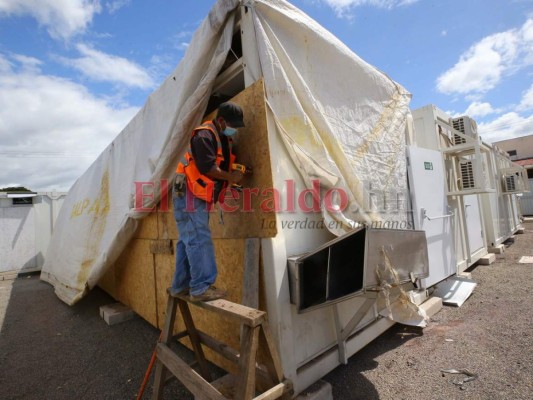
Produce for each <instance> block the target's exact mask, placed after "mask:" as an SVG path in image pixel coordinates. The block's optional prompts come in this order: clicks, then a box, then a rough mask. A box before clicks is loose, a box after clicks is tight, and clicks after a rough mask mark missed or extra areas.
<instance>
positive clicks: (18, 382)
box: [0, 275, 193, 400]
mask: <svg viewBox="0 0 533 400" xmlns="http://www.w3.org/2000/svg"><path fill="white" fill-rule="evenodd" d="M0 285H1V286H0V289H1V290H2V292H3V295H5V296H2V297H1V298H2V303H4V304H1V303H0V313H4V318H3V324H2V326H1V332H0V388H1V390H0V392H1V395H0V397H1V398H3V399H25V400H31V399H40V400H41V399H58V400H59V399H69V400H71V399H92V400H94V399H114V400H118V399H133V398H136V396H137V393H138V390H139V387H140V384H141V382H142V379H143V377H144V373H145V371H146V368H147V366H148V363H149V361H150V357H151V355H152V352H153V350H154V347H155V344H156V341H157V338H158V336H159V332H158V331H157V330H156V329H155V328H153V327H152V326H151V325H149V324H148V323H147V322H146V321H144V320H143V319H141V318H140V317H137V316H136V317H135V318H134V319H133V320H130V321H127V322H124V323H121V324H118V325H115V326H108V325H107V324H106V323H105V322H104V320H103V319H102V318H101V317H100V315H99V308H100V306H102V305H105V304H110V303H114V302H115V301H114V300H113V299H112V298H111V297H110V296H108V295H107V294H106V293H104V292H103V291H102V290H100V289H98V288H97V289H94V290H92V291H91V292H90V293H89V295H88V296H87V297H86V298H84V299H82V300H81V301H80V302H79V303H78V304H76V305H75V306H73V307H70V306H68V305H66V304H64V303H63V302H61V301H60V300H59V299H58V298H57V297H56V295H55V294H54V290H53V288H52V287H51V286H50V285H48V284H47V283H44V282H42V281H40V280H39V276H38V275H32V276H26V277H19V278H18V279H16V280H14V281H2V282H0ZM7 292H10V293H9V295H7ZM0 321H2V318H0ZM177 346H180V345H177ZM180 347H181V349H180V352H181V353H182V355H183V357H184V358H185V359H186V358H188V357H189V358H190V354H189V353H190V352H189V351H188V350H187V349H185V348H184V347H183V346H180ZM152 375H153V374H152ZM151 394H152V384H151V381H150V383H149V384H148V386H147V388H146V392H145V394H144V396H143V398H145V399H148V398H150V396H151ZM165 394H166V398H178V399H193V396H192V395H190V394H189V392H188V391H187V390H186V389H185V388H184V387H183V386H181V385H180V384H179V383H177V382H173V383H171V384H169V385H168V387H167V388H166V390H165Z"/></svg>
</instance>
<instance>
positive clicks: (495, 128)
mask: <svg viewBox="0 0 533 400" xmlns="http://www.w3.org/2000/svg"><path fill="white" fill-rule="evenodd" d="M478 132H479V134H480V135H481V137H482V138H483V140H484V141H487V142H491V143H493V142H498V141H500V140H506V139H512V138H515V137H521V136H527V135H531V132H533V115H529V116H526V117H523V116H521V115H519V114H518V113H516V112H509V113H506V114H504V115H502V116H500V117H499V118H497V119H495V120H494V121H491V122H488V123H480V124H478Z"/></svg>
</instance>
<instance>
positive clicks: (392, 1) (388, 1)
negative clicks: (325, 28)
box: [322, 0, 419, 18]
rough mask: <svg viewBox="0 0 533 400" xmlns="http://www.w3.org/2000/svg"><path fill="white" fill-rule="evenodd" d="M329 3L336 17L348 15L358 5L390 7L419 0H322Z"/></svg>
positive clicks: (405, 4)
mask: <svg viewBox="0 0 533 400" xmlns="http://www.w3.org/2000/svg"><path fill="white" fill-rule="evenodd" d="M322 1H323V2H324V3H326V4H327V5H329V6H330V7H331V8H333V10H335V13H336V14H337V16H338V17H348V18H350V17H351V15H350V14H349V11H351V10H353V9H354V8H356V7H360V6H374V7H379V8H386V9H389V10H390V9H392V8H395V7H400V6H407V5H410V4H414V3H416V2H417V1H419V0H322Z"/></svg>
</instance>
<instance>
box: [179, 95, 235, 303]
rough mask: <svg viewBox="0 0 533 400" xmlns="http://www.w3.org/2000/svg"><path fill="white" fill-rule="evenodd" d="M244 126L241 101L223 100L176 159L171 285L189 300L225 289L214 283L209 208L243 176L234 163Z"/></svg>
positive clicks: (213, 296) (212, 296)
mask: <svg viewBox="0 0 533 400" xmlns="http://www.w3.org/2000/svg"><path fill="white" fill-rule="evenodd" d="M241 127H244V120H243V112H242V109H241V107H239V106H238V105H237V104H235V103H232V102H226V103H222V104H221V105H220V106H219V107H218V110H217V114H216V117H215V119H213V120H212V121H207V122H204V123H203V124H202V125H201V126H199V127H197V128H195V129H194V130H193V132H192V137H191V140H190V149H189V151H188V152H187V153H186V154H185V159H184V160H183V161H182V162H180V163H179V164H178V167H177V169H176V181H175V184H174V196H173V203H174V218H175V219H176V224H177V227H178V233H179V240H178V243H177V244H176V270H175V272H174V277H173V279H172V286H171V288H170V294H171V295H173V296H175V295H188V296H189V300H190V301H193V302H198V301H209V300H216V299H220V298H223V297H225V296H226V295H227V293H226V292H225V291H224V290H221V289H219V288H216V287H215V286H214V285H213V284H214V283H215V280H216V277H217V265H216V261H215V251H214V248H213V240H212V239H211V230H210V229H209V210H210V209H211V208H212V206H213V204H214V203H216V202H217V200H218V198H219V196H220V195H221V193H223V189H224V188H226V187H230V186H231V185H232V184H237V183H239V182H240V181H241V179H242V177H243V173H242V172H241V171H232V169H231V165H232V163H233V161H234V159H235V156H234V155H233V153H232V137H233V136H234V135H235V134H236V133H237V130H238V128H241ZM221 197H222V196H221Z"/></svg>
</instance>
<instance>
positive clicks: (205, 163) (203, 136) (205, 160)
mask: <svg viewBox="0 0 533 400" xmlns="http://www.w3.org/2000/svg"><path fill="white" fill-rule="evenodd" d="M219 137H220V143H221V144H222V154H223V156H224V161H223V162H222V163H221V164H220V169H221V170H224V171H229V159H230V149H229V139H228V137H227V136H226V135H224V134H219ZM217 147H218V146H217V140H216V138H215V135H214V134H213V132H211V131H210V130H207V129H203V130H201V131H198V132H196V135H194V137H193V138H192V140H191V152H192V158H193V159H194V162H195V163H196V166H197V167H198V170H199V171H200V173H201V174H202V175H205V174H206V173H208V172H209V171H210V170H211V168H213V165H215V164H216V160H217Z"/></svg>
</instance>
